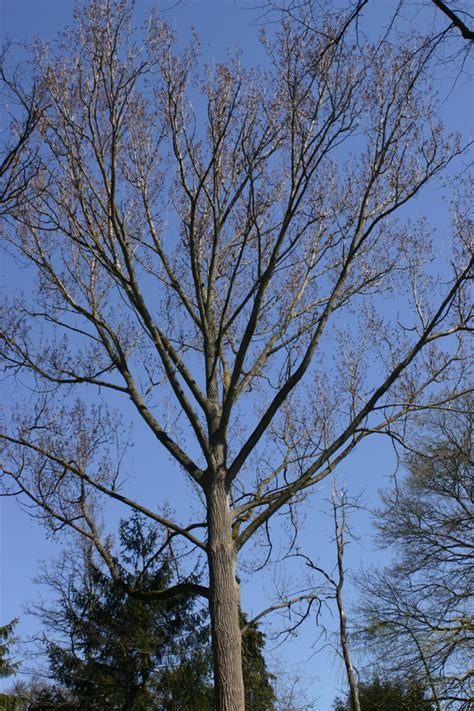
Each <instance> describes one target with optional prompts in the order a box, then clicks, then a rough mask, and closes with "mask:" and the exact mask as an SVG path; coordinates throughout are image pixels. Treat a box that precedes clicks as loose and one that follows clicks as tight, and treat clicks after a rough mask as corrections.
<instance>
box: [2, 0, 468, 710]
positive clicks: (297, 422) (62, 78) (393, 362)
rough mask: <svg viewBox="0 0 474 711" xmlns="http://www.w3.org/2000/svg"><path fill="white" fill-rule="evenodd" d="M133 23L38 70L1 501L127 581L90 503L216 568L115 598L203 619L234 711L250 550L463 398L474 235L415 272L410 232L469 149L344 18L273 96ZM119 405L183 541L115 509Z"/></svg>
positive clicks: (155, 508) (79, 32) (14, 238)
mask: <svg viewBox="0 0 474 711" xmlns="http://www.w3.org/2000/svg"><path fill="white" fill-rule="evenodd" d="M130 13H131V4H130V3H129V2H127V1H126V0H107V1H105V0H95V1H93V2H90V3H89V4H86V6H85V7H84V9H83V10H82V11H81V12H78V13H77V15H76V24H75V26H74V27H73V28H72V29H71V30H68V31H67V32H66V33H65V34H64V35H63V36H62V37H61V38H60V40H59V41H58V43H57V44H56V45H55V46H54V47H51V48H49V49H48V50H47V51H46V49H44V50H42V49H41V47H39V48H38V49H37V55H36V57H35V59H36V64H37V67H38V80H37V81H38V85H40V86H41V91H42V93H43V94H44V106H45V109H44V110H43V112H42V113H41V119H40V121H39V123H38V130H37V132H36V133H35V139H37V140H38V141H40V143H41V154H42V170H41V172H40V173H39V174H38V175H37V176H36V177H35V179H34V180H33V181H31V182H30V186H31V187H32V189H33V191H32V192H31V193H30V192H29V191H28V194H27V195H24V196H23V199H22V203H21V205H16V204H14V205H13V206H12V208H11V209H10V211H9V214H8V218H7V220H6V221H4V225H3V227H2V238H3V240H4V242H5V244H6V248H7V250H8V251H9V253H13V254H14V255H16V256H18V257H19V258H21V260H22V263H25V264H28V265H29V267H30V269H31V270H32V273H33V272H34V274H35V279H36V282H35V286H33V288H32V290H31V293H28V294H26V295H25V296H24V297H20V296H18V299H17V300H16V301H15V302H14V304H12V303H11V302H10V303H8V304H6V305H5V307H4V309H3V312H2V319H1V323H2V325H1V331H0V339H1V343H2V346H1V352H0V356H1V358H2V362H3V364H4V367H5V369H6V370H7V371H8V373H9V374H11V375H13V376H15V375H17V376H19V377H21V382H22V383H24V384H25V385H26V387H27V388H28V402H29V403H30V404H29V405H27V404H23V403H21V402H19V404H18V408H11V409H8V410H7V411H6V413H5V424H4V426H3V427H2V432H1V434H0V437H1V441H2V450H3V451H2V467H3V474H4V476H3V477H2V479H3V481H4V482H9V483H6V484H5V489H6V493H18V494H21V495H22V496H24V497H26V498H27V499H28V501H29V503H30V504H32V505H33V506H34V507H37V510H38V511H39V512H40V515H43V516H44V519H45V520H46V522H47V524H48V525H49V526H50V527H52V528H53V529H57V528H62V527H64V526H69V527H72V528H73V529H74V530H75V531H77V532H79V533H80V534H81V535H83V536H84V537H86V538H87V539H88V540H89V541H91V542H92V543H93V545H94V546H95V548H96V550H97V551H98V552H99V554H100V555H101V556H102V558H103V560H104V561H105V562H106V564H107V565H108V567H109V571H110V574H111V575H112V577H113V578H114V579H117V580H118V579H119V578H120V574H121V571H120V569H119V568H117V565H116V561H115V560H114V558H113V557H112V556H111V555H110V553H109V551H108V549H107V545H106V541H105V540H104V538H103V536H102V531H103V526H102V523H103V522H102V521H101V520H100V515H99V511H100V507H98V506H97V505H96V497H97V495H99V494H102V495H103V496H104V497H106V498H107V499H108V500H109V501H110V500H112V501H114V502H119V503H120V504H122V505H125V506H128V507H131V508H132V509H134V510H136V511H139V512H141V513H143V514H145V515H147V516H148V517H149V518H150V519H151V520H152V521H154V522H156V523H158V524H160V525H162V526H163V527H164V528H165V529H166V530H167V531H168V532H169V535H172V536H175V537H177V536H179V537H180V538H182V540H183V543H187V544H188V545H189V553H190V555H192V554H194V555H195V556H196V558H200V559H202V558H204V560H205V563H206V566H207V571H208V574H207V576H206V579H204V581H202V582H201V583H199V584H197V583H196V582H195V581H194V580H193V579H192V578H191V577H190V571H192V570H194V568H195V565H196V564H197V563H195V562H193V563H188V562H187V561H190V560H191V558H190V557H186V558H184V559H183V561H185V562H183V563H182V564H181V566H180V579H179V580H178V581H177V582H176V584H175V585H172V586H171V587H169V588H167V589H166V590H160V589H157V590H155V591H153V592H151V591H140V590H134V589H131V588H130V585H128V583H127V582H126V581H124V582H123V584H124V585H125V587H126V589H127V591H128V593H129V594H135V595H136V596H138V597H140V596H143V593H144V592H146V593H147V598H148V599H150V597H151V596H154V597H155V598H156V599H160V598H161V599H162V600H164V599H167V598H170V596H173V595H175V594H176V595H181V594H182V593H184V592H188V593H193V594H196V595H201V596H203V597H204V598H206V599H207V600H208V604H209V610H210V620H211V633H212V643H213V661H214V676H215V685H216V707H217V709H219V711H222V710H224V709H227V710H228V709H232V711H241V710H242V709H243V708H244V697H245V692H244V684H243V676H242V664H241V661H242V660H241V649H242V644H241V631H240V625H239V610H240V589H239V585H238V580H237V577H236V565H237V555H238V553H239V551H241V550H242V549H243V548H244V546H245V545H246V544H247V543H248V542H249V541H250V540H251V539H254V538H255V536H256V534H258V533H260V532H261V531H266V532H267V534H268V535H269V536H270V537H271V536H272V532H273V530H275V529H277V528H278V525H277V521H278V518H277V517H276V514H278V513H286V514H289V516H290V521H293V520H295V519H294V515H293V514H294V507H295V506H296V505H297V504H298V502H300V501H301V498H302V496H303V494H304V493H305V492H307V491H309V490H310V489H311V487H313V486H314V485H315V484H316V483H318V482H320V481H321V480H322V479H323V478H324V477H325V476H327V475H328V474H329V473H330V472H331V471H333V469H334V467H336V466H337V465H338V463H339V462H341V461H342V459H344V458H345V457H346V456H348V455H349V454H350V453H351V452H352V451H353V450H354V448H355V447H357V446H358V445H359V443H360V442H361V441H363V440H364V439H365V438H366V437H368V436H369V435H372V434H373V433H377V434H379V433H382V432H387V431H389V432H390V433H393V432H394V431H396V428H397V423H398V425H399V426H400V427H401V428H402V423H403V421H404V420H405V419H406V417H407V416H408V415H409V414H410V413H411V412H412V411H413V410H416V409H418V408H420V407H423V406H425V405H426V404H427V403H430V404H431V405H434V404H437V403H439V402H442V401H445V400H446V399H447V397H448V398H449V397H450V396H451V395H453V396H455V395H458V394H459V391H460V390H461V391H462V388H463V385H462V383H463V382H465V380H464V379H465V378H466V377H467V375H466V370H467V368H468V364H467V360H466V357H465V353H464V345H463V332H465V331H466V330H467V329H468V326H469V323H470V319H471V312H470V308H469V305H468V303H467V291H466V285H467V284H466V282H467V280H468V279H469V278H470V274H471V267H472V254H471V251H470V248H469V244H468V240H469V234H470V232H469V221H468V220H469V218H468V216H467V214H466V210H465V209H457V208H456V207H454V211H455V222H454V227H453V235H452V240H453V255H452V259H450V261H449V264H448V263H443V264H442V265H441V264H438V266H439V269H438V270H437V269H436V267H435V266H434V265H433V264H430V268H429V270H427V264H428V263H429V262H430V260H431V254H430V250H431V235H430V233H429V230H428V229H426V228H425V226H423V225H419V226H415V225H413V224H411V223H408V222H404V221H403V212H402V208H404V207H405V206H406V205H407V204H408V203H409V201H410V200H411V199H412V198H414V197H415V196H416V195H417V194H418V193H419V192H420V191H421V189H422V188H423V187H424V186H425V185H426V184H427V183H428V182H429V181H430V180H431V179H432V178H434V177H435V176H436V175H438V174H439V173H441V171H443V170H444V169H445V168H447V166H448V165H449V164H450V162H451V161H452V160H453V159H454V158H455V157H456V156H457V155H459V154H460V153H461V152H462V146H461V145H460V143H459V140H458V139H457V138H456V137H454V138H452V139H449V138H448V137H446V136H444V134H443V130H442V127H441V126H440V125H439V124H438V123H437V121H436V119H435V118H434V117H436V115H437V110H436V101H435V97H434V96H433V93H432V92H431V90H430V60H431V58H432V52H431V48H430V46H427V45H426V44H424V43H422V44H421V45H420V44H418V43H417V42H416V41H415V40H414V42H413V44H412V45H410V44H407V42H406V37H404V38H403V44H402V45H401V49H400V50H396V49H394V46H395V43H394V42H391V41H387V40H385V39H384V40H383V41H381V42H376V43H370V42H369V41H367V42H366V41H362V39H360V41H357V37H355V35H354V25H353V20H354V15H353V13H352V5H350V7H348V9H347V12H345V11H341V12H339V10H338V11H337V12H336V11H334V9H331V7H330V6H329V5H328V8H327V11H326V13H325V14H324V15H323V14H321V16H320V17H319V18H318V22H319V23H320V25H319V26H320V27H321V29H322V31H321V32H319V33H317V32H314V31H312V30H311V29H310V28H307V27H305V26H301V25H299V24H293V23H291V22H285V23H283V24H282V25H281V27H280V28H279V30H278V32H276V33H275V36H274V38H273V39H267V41H266V46H267V50H268V66H267V67H266V68H265V69H262V71H261V72H260V75H259V76H256V75H255V74H254V73H253V72H250V71H246V70H244V69H243V68H242V66H241V65H240V64H239V61H238V60H237V59H236V60H230V61H229V62H227V63H225V64H218V65H215V66H213V67H208V68H207V69H205V70H204V71H203V72H202V73H201V74H200V77H201V78H200V80H199V81H198V79H197V78H196V72H198V73H199V62H198V56H197V55H198V42H197V41H195V42H194V43H193V46H192V48H188V49H187V50H184V51H182V52H177V51H175V48H174V42H175V38H174V37H173V33H172V32H171V30H170V28H169V27H167V26H166V24H163V23H160V22H159V21H158V20H157V18H156V17H154V16H152V17H151V18H150V19H149V21H148V22H147V24H146V26H145V36H144V37H143V40H142V39H140V41H139V42H138V44H137V41H136V35H135V34H134V32H133V31H132V30H131V25H130ZM351 18H352V19H351ZM194 107H197V109H195V108H194ZM201 107H203V111H202V112H201ZM463 207H464V206H463ZM398 213H400V221H397V220H396V215H397V214H398ZM396 295H398V296H400V299H401V301H400V305H399V308H400V309H401V310H402V312H403V314H404V318H403V319H400V318H399V312H398V311H395V310H394V309H393V303H394V301H395V297H396ZM30 299H31V301H30ZM407 324H408V325H407ZM443 342H446V343H445V347H444V346H443V345H442V344H443ZM333 356H334V358H335V362H333V361H332V360H331V358H332V357H333ZM374 362H376V363H377V368H376V369H375V370H374V369H373V367H372V366H373V363H374ZM440 382H442V383H443V382H444V383H449V384H450V385H452V390H453V393H451V394H450V395H448V396H446V390H443V392H442V393H441V388H440ZM304 383H306V386H307V391H306V392H305V389H304ZM31 391H33V392H34V393H36V397H34V396H33V404H32V405H31V403H32V395H31ZM81 398H82V399H81ZM93 401H94V404H92V402H93ZM120 403H121V404H122V415H123V417H124V418H125V419H126V420H127V421H130V420H135V422H138V423H139V424H141V425H142V426H143V427H144V429H146V430H147V432H148V435H150V434H151V435H152V439H153V443H154V444H155V443H156V445H157V446H158V447H159V448H160V447H161V449H163V450H164V451H165V452H167V453H168V455H170V457H171V459H172V461H173V462H174V467H171V469H170V468H169V467H168V466H165V465H162V464H160V465H157V463H156V459H155V458H154V457H151V456H149V453H148V450H147V457H146V461H145V459H143V462H142V464H141V466H142V467H143V468H144V469H146V468H147V467H148V466H149V467H150V468H151V470H152V472H151V473H152V475H153V477H155V478H156V477H158V478H159V477H160V476H162V477H166V478H167V479H168V478H169V477H173V478H174V480H175V481H176V487H178V479H180V477H181V476H182V475H183V474H184V476H185V478H187V480H188V481H191V483H192V486H193V491H197V492H198V494H197V497H196V506H197V514H196V516H195V517H194V518H192V519H191V520H189V512H187V511H183V512H182V514H181V515H179V516H176V517H174V518H172V517H167V516H166V515H165V513H164V509H163V506H162V505H161V503H159V504H158V505H156V504H155V502H154V501H153V498H151V499H150V496H144V498H143V499H142V500H140V497H139V495H138V490H136V491H133V489H131V487H130V486H128V487H127V486H126V485H122V486H120V482H121V477H120V471H121V470H120V466H121V464H122V465H123V463H124V461H125V460H124V451H123V450H124V449H125V448H126V447H125V443H124V442H123V439H124V438H123V429H122V426H121V424H120V418H119V417H118V415H117V414H116V413H115V412H113V407H116V406H119V404H120ZM112 404H113V407H112ZM150 446H153V445H150ZM117 449H118V452H117V453H116V456H114V453H115V452H116V450H117ZM160 468H161V470H160ZM170 471H172V472H173V473H172V474H169V472H170ZM168 475H169V476H168ZM153 481H155V479H153ZM154 490H155V491H156V489H154ZM178 498H179V497H178ZM300 599H301V598H300Z"/></svg>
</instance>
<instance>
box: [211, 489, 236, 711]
mask: <svg viewBox="0 0 474 711" xmlns="http://www.w3.org/2000/svg"><path fill="white" fill-rule="evenodd" d="M206 497H207V518H208V531H209V539H208V551H209V552H208V560H209V582H210V613H211V631H212V650H213V657H214V684H215V694H216V702H215V703H216V710H217V711H244V709H245V697H244V682H243V676H242V641H241V634H240V625H239V605H240V591H239V586H238V583H237V580H236V577H235V549H234V543H233V540H232V528H231V524H232V519H231V514H230V507H229V496H228V493H227V491H226V487H225V483H224V481H223V479H221V478H219V479H218V480H217V481H214V482H213V483H212V484H210V486H209V488H208V490H207V492H206Z"/></svg>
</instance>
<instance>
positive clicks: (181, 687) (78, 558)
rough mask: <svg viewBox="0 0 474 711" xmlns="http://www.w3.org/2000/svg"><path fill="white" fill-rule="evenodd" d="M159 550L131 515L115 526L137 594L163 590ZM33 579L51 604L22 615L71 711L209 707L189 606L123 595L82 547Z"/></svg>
mask: <svg viewBox="0 0 474 711" xmlns="http://www.w3.org/2000/svg"><path fill="white" fill-rule="evenodd" d="M162 548H165V547H164V546H162V545H161V544H160V543H159V541H158V536H157V531H156V530H154V529H153V528H152V527H150V526H148V525H146V522H144V521H143V520H142V519H140V518H139V517H138V516H137V515H135V516H132V518H131V519H130V520H128V521H123V522H122V524H121V526H120V553H119V555H118V558H117V559H116V566H117V567H119V568H120V569H121V574H122V579H123V580H125V581H126V582H127V583H128V585H131V586H133V587H134V589H136V590H140V591H142V592H143V593H147V592H149V591H155V590H162V589H164V588H166V587H167V586H169V583H170V580H171V578H172V561H171V559H170V557H169V552H166V550H164V551H162V553H161V554H160V553H159V551H160V549H162ZM39 582H41V583H43V584H44V585H46V586H48V587H49V588H50V589H51V590H52V591H53V593H54V598H55V599H54V600H53V602H52V603H48V605H46V606H45V605H42V606H37V607H36V608H34V609H33V610H32V611H33V612H34V614H35V615H37V616H38V617H39V618H40V620H41V621H42V623H43V625H44V627H45V630H44V634H43V637H42V646H43V647H44V649H45V651H46V653H47V656H48V658H49V668H50V674H51V676H52V678H53V679H54V680H56V681H57V682H59V683H60V684H61V685H62V686H63V687H64V688H65V689H68V690H69V691H70V692H71V693H72V696H73V698H74V699H75V700H76V703H78V704H79V706H80V708H81V709H104V708H108V709H136V710H137V711H138V710H139V709H152V708H156V709H158V708H160V709H168V708H170V709H176V710H177V709H180V708H183V709H188V708H189V709H194V708H196V709H204V708H211V699H212V695H211V686H210V672H211V667H212V665H211V653H210V646H209V629H208V626H207V625H206V624H205V614H204V613H203V612H202V611H201V612H199V611H196V610H195V609H193V608H194V607H195V599H193V598H192V597H190V596H189V595H187V596H186V595H181V596H178V597H172V598H169V599H168V600H153V599H151V600H148V599H146V597H144V599H142V598H137V597H131V596H129V595H128V594H127V591H126V589H125V587H124V586H123V585H121V584H120V582H119V581H116V580H113V579H111V578H110V575H107V574H106V573H105V572H104V571H103V570H102V568H101V566H100V565H98V563H97V561H95V560H94V552H93V549H92V548H91V546H90V545H87V544H82V550H81V549H80V548H79V549H77V550H73V551H72V553H71V552H64V553H63V555H62V557H61V559H60V560H59V561H57V563H56V565H55V566H54V568H52V567H51V565H48V566H46V567H45V568H44V570H43V573H42V575H41V577H40V578H39Z"/></svg>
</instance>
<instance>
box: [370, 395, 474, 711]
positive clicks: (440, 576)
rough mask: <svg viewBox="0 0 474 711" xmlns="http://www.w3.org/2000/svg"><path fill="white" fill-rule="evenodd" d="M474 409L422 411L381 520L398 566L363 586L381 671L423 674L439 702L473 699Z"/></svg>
mask: <svg viewBox="0 0 474 711" xmlns="http://www.w3.org/2000/svg"><path fill="white" fill-rule="evenodd" d="M472 406H473V401H472V398H467V399H464V400H463V401H460V402H459V403H458V406H457V407H453V408H452V409H446V410H440V411H439V412H435V413H432V414H431V415H426V414H425V415H424V416H423V419H422V420H421V422H420V432H419V438H420V439H419V443H418V447H417V449H416V450H415V449H413V450H412V451H411V452H410V454H409V455H408V457H407V459H406V466H407V471H408V474H407V477H406V478H405V479H404V480H403V481H402V482H399V483H398V484H397V486H396V488H394V489H393V490H392V491H389V492H385V493H384V494H383V502H384V504H385V507H384V509H383V510H382V511H379V512H378V514H377V519H376V525H377V527H378V529H379V532H380V541H381V543H382V544H383V545H386V546H394V548H395V551H396V558H395V562H394V564H393V565H392V566H391V567H388V568H386V569H385V570H384V571H383V572H381V573H375V574H373V575H372V576H371V577H369V578H368V579H367V577H366V576H364V577H366V582H365V583H364V584H363V585H362V590H363V596H364V601H363V615H364V626H363V639H364V646H365V647H366V646H367V644H368V645H369V648H372V651H373V652H374V653H375V659H376V662H375V663H376V664H377V666H378V668H381V667H383V668H384V669H385V670H386V671H387V672H391V673H392V674H395V675H397V674H400V672H405V673H406V674H407V676H409V675H410V674H411V673H415V674H416V677H417V679H419V681H420V683H422V684H423V688H424V689H425V690H426V692H427V695H428V697H429V698H431V699H432V701H433V703H434V704H435V705H436V708H451V707H453V708H460V709H468V708H470V707H471V705H472V700H473V698H474V687H473V680H474V672H473V669H472V658H473V654H474V619H473V616H472V609H473V608H472V603H473V594H474V591H473V585H472V584H473V580H474V567H473V547H474V539H473V530H474V526H473V524H474V487H473V481H474V478H473V473H474V467H473V465H474V460H473V449H472V446H473V436H472V435H473V416H472V415H473V407H472Z"/></svg>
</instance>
